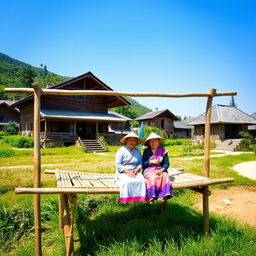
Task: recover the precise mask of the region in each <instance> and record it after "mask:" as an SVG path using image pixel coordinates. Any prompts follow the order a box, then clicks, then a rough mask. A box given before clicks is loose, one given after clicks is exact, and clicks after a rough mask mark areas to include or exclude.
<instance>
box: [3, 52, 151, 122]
mask: <svg viewBox="0 0 256 256" xmlns="http://www.w3.org/2000/svg"><path fill="white" fill-rule="evenodd" d="M69 78H70V77H65V76H60V75H57V74H54V73H52V72H50V71H48V70H47V66H46V65H45V64H41V65H40V67H32V66H31V65H29V64H27V63H24V62H22V61H19V60H16V59H13V58H11V57H9V56H8V55H6V54H3V53H0V99H11V98H12V97H13V95H11V94H8V95H7V94H5V93H4V91H3V90H4V88H5V87H31V83H33V82H39V83H40V86H41V87H43V88H45V87H46V85H47V84H58V83H60V82H63V81H65V80H67V79H69ZM126 99H127V100H128V101H129V102H130V103H131V106H124V107H119V108H115V109H114V111H117V112H119V113H121V114H123V115H126V116H128V117H130V118H133V119H134V118H136V117H138V116H141V115H143V114H145V113H147V112H149V111H150V109H149V108H147V107H145V106H143V105H141V104H139V103H138V102H137V101H136V100H134V99H132V98H130V97H126Z"/></svg>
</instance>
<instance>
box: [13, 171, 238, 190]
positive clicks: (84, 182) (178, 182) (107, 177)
mask: <svg viewBox="0 0 256 256" xmlns="http://www.w3.org/2000/svg"><path fill="white" fill-rule="evenodd" d="M46 173H49V174H55V176H56V180H57V188H16V189H15V193H16V194H118V193H119V187H118V185H116V184H115V183H114V181H113V180H114V174H109V173H87V172H74V171H67V170H59V169H57V170H55V171H53V170H47V171H46ZM168 173H169V175H170V179H171V181H172V185H173V189H189V188H199V187H205V186H209V185H214V184H221V183H227V182H233V181H234V179H233V178H220V179H211V178H207V177H203V176H200V175H195V174H191V173H187V172H184V171H182V170H181V168H180V169H175V168H171V169H169V171H168Z"/></svg>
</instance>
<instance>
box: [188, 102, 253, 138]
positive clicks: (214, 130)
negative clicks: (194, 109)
mask: <svg viewBox="0 0 256 256" xmlns="http://www.w3.org/2000/svg"><path fill="white" fill-rule="evenodd" d="M204 124H205V113H203V114H201V115H200V116H198V117H197V118H196V119H194V120H193V121H192V122H190V123H189V125H193V126H194V136H193V138H194V139H200V140H202V139H203V137H204ZM255 124H256V120H255V119H254V118H252V117H251V116H250V115H248V114H246V113H245V112H243V111H241V110H239V109H238V108H235V107H232V106H226V105H214V106H213V107H212V114H211V140H220V141H222V140H225V139H239V138H240V136H239V132H240V131H244V132H248V125H255Z"/></svg>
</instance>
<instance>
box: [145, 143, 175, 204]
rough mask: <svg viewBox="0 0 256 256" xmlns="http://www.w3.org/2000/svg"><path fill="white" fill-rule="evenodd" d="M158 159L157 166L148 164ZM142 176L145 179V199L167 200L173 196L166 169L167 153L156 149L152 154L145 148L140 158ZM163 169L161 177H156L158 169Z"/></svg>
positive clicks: (162, 149)
mask: <svg viewBox="0 0 256 256" xmlns="http://www.w3.org/2000/svg"><path fill="white" fill-rule="evenodd" d="M155 159H159V160H160V161H161V162H160V164H159V165H156V164H150V162H149V161H150V160H155ZM142 163H143V170H144V171H143V175H144V177H145V179H146V186H147V198H148V199H149V200H154V199H156V200H158V199H159V200H161V199H168V198H170V197H172V196H173V191H172V184H171V181H170V177H169V174H168V172H167V169H168V167H169V158H168V152H167V150H166V149H164V148H162V147H158V148H157V150H156V152H155V153H154V154H153V152H152V151H151V149H150V148H146V149H145V150H144V153H143V157H142ZM162 168H163V169H164V172H163V173H162V174H161V175H156V173H157V172H158V171H159V170H160V169H162Z"/></svg>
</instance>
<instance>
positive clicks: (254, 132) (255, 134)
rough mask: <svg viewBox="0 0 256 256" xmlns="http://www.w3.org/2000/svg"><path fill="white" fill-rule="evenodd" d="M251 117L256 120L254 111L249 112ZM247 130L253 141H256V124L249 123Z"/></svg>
mask: <svg viewBox="0 0 256 256" xmlns="http://www.w3.org/2000/svg"><path fill="white" fill-rule="evenodd" d="M251 117H253V118H254V119H255V120H256V112H255V113H253V114H251ZM248 132H249V133H250V134H251V135H252V137H253V139H254V141H256V125H249V126H248Z"/></svg>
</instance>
